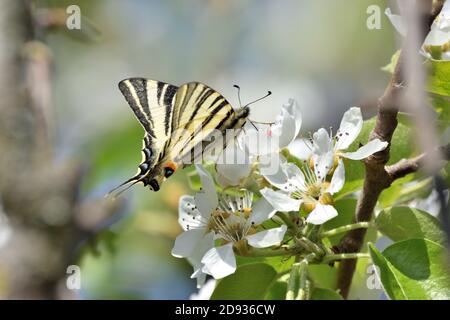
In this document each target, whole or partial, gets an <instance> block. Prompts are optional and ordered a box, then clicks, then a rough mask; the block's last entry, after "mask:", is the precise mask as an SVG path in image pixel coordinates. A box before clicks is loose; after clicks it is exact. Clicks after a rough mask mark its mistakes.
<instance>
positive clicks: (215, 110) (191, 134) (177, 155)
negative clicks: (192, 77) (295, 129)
mask: <svg viewBox="0 0 450 320" xmlns="http://www.w3.org/2000/svg"><path fill="white" fill-rule="evenodd" d="M235 87H237V86H235ZM237 88H238V89H239V87H237ZM119 89H120V91H121V92H122V94H123V95H124V97H125V99H126V101H127V102H128V104H129V105H130V107H131V109H132V110H133V112H134V114H135V116H136V118H137V119H138V121H139V122H140V124H141V125H142V127H143V128H144V131H145V135H144V139H143V149H142V162H141V163H140V165H139V167H138V168H139V170H138V172H137V174H136V175H134V176H133V177H131V178H130V179H128V180H127V181H125V182H123V183H122V184H120V185H119V186H118V187H116V188H114V189H113V190H112V191H111V192H114V191H116V190H117V189H119V188H121V187H126V188H125V189H124V190H122V191H121V192H123V191H125V190H126V189H128V188H129V187H131V186H132V185H134V184H136V183H138V182H141V183H143V184H144V186H149V188H150V189H151V190H153V191H158V190H159V189H160V187H161V184H162V183H163V182H164V181H165V180H166V179H167V178H169V177H170V176H171V175H173V174H174V173H175V171H176V170H178V169H179V168H184V167H186V166H189V165H190V164H192V163H194V162H195V161H197V160H198V159H199V157H201V156H202V155H203V153H204V152H206V150H211V149H212V148H213V147H216V145H217V144H218V143H220V141H222V144H223V146H221V147H224V146H225V145H226V142H227V141H228V140H229V139H230V135H229V134H226V131H227V130H228V129H235V130H234V131H233V132H236V130H237V131H239V130H240V129H241V128H242V127H243V126H244V124H245V123H246V121H247V118H248V116H249V113H250V109H249V107H248V106H249V104H250V103H249V104H247V105H245V106H242V107H240V108H239V109H238V110H234V109H233V107H232V106H231V105H230V103H228V101H227V100H226V99H225V98H224V97H223V96H222V95H221V94H220V93H219V92H217V91H216V90H214V89H212V88H211V87H209V86H207V85H205V84H203V83H200V82H189V83H186V84H183V85H182V86H180V87H177V86H174V85H171V84H168V83H164V82H161V81H156V80H150V79H144V78H129V79H125V80H122V81H120V82H119ZM270 93H271V92H270V91H269V93H268V95H270ZM266 96H267V95H266ZM258 100H260V99H258ZM258 100H256V101H258ZM239 101H240V97H239ZM256 101H253V102H256ZM253 102H252V103H253ZM217 133H219V134H220V135H221V136H222V137H221V138H222V139H216V138H217V137H214V138H212V136H213V134H217ZM111 192H110V193H111Z"/></svg>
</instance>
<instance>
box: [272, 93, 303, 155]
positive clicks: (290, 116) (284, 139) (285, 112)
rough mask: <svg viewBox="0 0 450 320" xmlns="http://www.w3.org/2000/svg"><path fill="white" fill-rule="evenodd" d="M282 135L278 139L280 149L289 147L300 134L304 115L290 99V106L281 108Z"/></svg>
mask: <svg viewBox="0 0 450 320" xmlns="http://www.w3.org/2000/svg"><path fill="white" fill-rule="evenodd" d="M280 117H281V133H280V136H279V137H278V139H279V141H278V145H279V148H278V149H282V148H284V147H287V146H288V145H289V144H290V143H291V142H292V141H293V140H294V139H295V138H296V137H297V136H298V133H299V132H300V127H301V125H302V115H301V112H300V107H299V105H298V103H297V102H296V101H295V100H293V99H289V102H288V104H286V105H283V106H282V107H281V115H280Z"/></svg>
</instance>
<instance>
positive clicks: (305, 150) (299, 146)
mask: <svg viewBox="0 0 450 320" xmlns="http://www.w3.org/2000/svg"><path fill="white" fill-rule="evenodd" d="M288 149H289V152H290V153H291V154H292V155H293V156H295V157H297V158H299V159H300V160H309V158H310V157H311V154H312V150H313V145H312V143H311V141H310V140H309V139H305V138H303V139H297V140H294V141H293V142H292V143H291V144H290V145H289V146H288Z"/></svg>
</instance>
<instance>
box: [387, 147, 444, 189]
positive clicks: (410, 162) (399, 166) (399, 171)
mask: <svg viewBox="0 0 450 320" xmlns="http://www.w3.org/2000/svg"><path fill="white" fill-rule="evenodd" d="M436 152H437V153H438V157H439V158H440V159H442V160H447V161H449V160H450V144H447V145H445V146H441V147H439V149H438V150H436ZM427 157H429V155H428V154H425V153H422V154H421V155H419V156H417V157H414V158H411V159H402V160H400V161H399V162H397V163H395V164H393V165H390V166H387V167H386V172H387V173H388V175H389V176H390V178H391V182H394V181H395V180H397V179H399V178H402V177H404V176H406V175H407V174H410V173H413V172H416V171H418V170H419V169H420V168H421V167H423V165H424V162H426V159H427Z"/></svg>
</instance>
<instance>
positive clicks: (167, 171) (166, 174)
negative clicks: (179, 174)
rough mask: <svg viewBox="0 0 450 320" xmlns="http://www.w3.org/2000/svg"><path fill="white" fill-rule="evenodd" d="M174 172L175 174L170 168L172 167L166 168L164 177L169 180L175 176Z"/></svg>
mask: <svg viewBox="0 0 450 320" xmlns="http://www.w3.org/2000/svg"><path fill="white" fill-rule="evenodd" d="M174 172H175V170H173V169H172V168H170V167H165V168H164V177H166V178H168V177H170V176H171V175H173V173H174Z"/></svg>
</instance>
